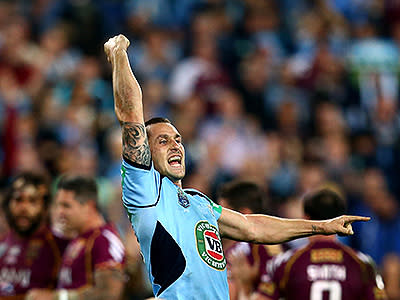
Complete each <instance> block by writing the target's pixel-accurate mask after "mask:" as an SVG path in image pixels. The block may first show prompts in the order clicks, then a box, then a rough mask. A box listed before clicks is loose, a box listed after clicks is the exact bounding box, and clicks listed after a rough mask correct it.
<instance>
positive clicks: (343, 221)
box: [324, 216, 371, 235]
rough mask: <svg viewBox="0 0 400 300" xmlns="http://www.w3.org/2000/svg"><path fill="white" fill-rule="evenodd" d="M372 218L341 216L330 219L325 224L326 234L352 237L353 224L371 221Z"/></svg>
mask: <svg viewBox="0 0 400 300" xmlns="http://www.w3.org/2000/svg"><path fill="white" fill-rule="evenodd" d="M370 219H371V218H370V217H361V216H340V217H336V218H334V219H330V220H328V221H326V222H325V224H324V234H335V233H337V234H339V235H352V234H354V232H353V228H352V226H351V224H352V223H353V222H356V221H364V222H365V221H369V220H370Z"/></svg>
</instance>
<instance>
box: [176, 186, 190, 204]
mask: <svg viewBox="0 0 400 300" xmlns="http://www.w3.org/2000/svg"><path fill="white" fill-rule="evenodd" d="M178 203H179V205H180V206H182V207H184V208H188V207H189V206H190V202H189V198H188V197H187V195H186V194H185V193H184V192H183V191H182V190H181V189H180V188H178Z"/></svg>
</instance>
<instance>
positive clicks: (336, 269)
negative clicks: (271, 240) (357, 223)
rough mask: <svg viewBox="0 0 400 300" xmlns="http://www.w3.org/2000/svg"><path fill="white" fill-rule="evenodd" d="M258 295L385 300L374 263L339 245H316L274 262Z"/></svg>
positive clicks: (344, 299) (320, 242)
mask: <svg viewBox="0 0 400 300" xmlns="http://www.w3.org/2000/svg"><path fill="white" fill-rule="evenodd" d="M261 281H262V282H261V284H260V285H259V287H258V292H259V293H261V294H263V295H265V296H267V297H269V298H270V299H279V298H284V299H286V300H292V299H296V300H302V299H310V300H328V299H329V300H332V299H333V300H354V299H363V300H373V299H374V300H375V299H386V295H385V292H384V290H383V282H382V280H381V279H380V277H379V276H377V275H376V272H375V269H374V267H373V262H372V259H371V258H370V257H368V256H366V255H365V254H362V253H356V252H355V251H354V250H352V249H351V248H349V247H347V246H345V245H343V244H340V243H339V242H336V241H326V240H324V241H321V240H319V241H313V242H310V243H309V244H308V245H307V246H304V247H302V248H300V249H298V250H295V251H292V250H289V251H287V252H285V253H282V254H280V255H278V256H277V257H275V258H274V259H272V260H271V261H270V262H269V263H268V264H267V267H266V269H265V271H264V274H263V275H262V277H261Z"/></svg>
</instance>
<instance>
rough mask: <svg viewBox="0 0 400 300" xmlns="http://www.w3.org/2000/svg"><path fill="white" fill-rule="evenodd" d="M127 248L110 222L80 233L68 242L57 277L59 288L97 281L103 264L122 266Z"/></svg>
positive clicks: (104, 266)
mask: <svg viewBox="0 0 400 300" xmlns="http://www.w3.org/2000/svg"><path fill="white" fill-rule="evenodd" d="M124 262H125V248H124V245H123V244H122V242H121V240H120V238H119V236H118V234H117V232H116V231H115V229H114V228H113V227H112V226H111V225H108V224H106V225H104V226H102V227H99V228H96V229H93V230H90V231H88V232H85V233H83V234H81V235H79V236H78V237H77V238H75V239H74V240H72V241H71V242H70V244H69V245H68V247H67V249H66V251H65V254H64V257H63V261H62V266H61V271H60V277H59V280H58V286H57V287H58V288H59V289H77V288H81V287H83V286H86V285H93V284H94V272H95V270H98V269H100V268H122V266H123V264H124Z"/></svg>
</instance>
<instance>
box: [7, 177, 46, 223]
mask: <svg viewBox="0 0 400 300" xmlns="http://www.w3.org/2000/svg"><path fill="white" fill-rule="evenodd" d="M29 185H33V186H34V187H35V188H37V189H40V188H42V189H43V207H44V208H45V209H47V208H48V207H49V205H50V201H51V197H50V186H49V180H48V177H47V176H46V175H44V174H41V173H34V172H22V173H20V174H18V175H17V176H15V178H14V179H13V180H12V181H11V183H10V185H9V188H8V189H7V190H6V192H5V195H4V199H3V201H2V205H1V206H2V208H3V211H4V212H5V216H6V218H7V221H9V217H10V207H9V204H10V201H11V199H12V197H14V193H15V191H17V190H19V189H22V188H24V187H26V186H29Z"/></svg>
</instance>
